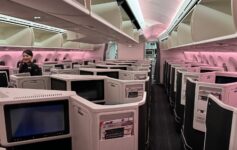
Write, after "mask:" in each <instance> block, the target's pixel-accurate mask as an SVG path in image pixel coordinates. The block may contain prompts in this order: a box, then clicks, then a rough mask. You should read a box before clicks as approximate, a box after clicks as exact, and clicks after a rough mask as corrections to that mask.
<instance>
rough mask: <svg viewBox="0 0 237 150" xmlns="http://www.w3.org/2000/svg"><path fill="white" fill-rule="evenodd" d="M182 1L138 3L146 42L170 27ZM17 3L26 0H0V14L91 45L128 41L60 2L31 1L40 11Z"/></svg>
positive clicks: (145, 0)
mask: <svg viewBox="0 0 237 150" xmlns="http://www.w3.org/2000/svg"><path fill="white" fill-rule="evenodd" d="M114 1H116V0H92V1H91V2H92V5H93V4H99V3H106V2H114ZM182 1H183V0H139V3H140V7H141V11H142V14H143V17H144V21H145V28H144V29H143V34H144V37H145V38H146V39H148V40H150V39H157V37H158V36H159V35H160V34H161V33H162V32H164V31H165V30H166V28H167V27H168V26H169V24H170V22H171V20H172V18H173V17H174V15H175V13H176V11H177V8H178V6H179V5H180V3H181V2H182ZM16 2H17V3H16ZM18 2H22V4H24V2H25V0H0V3H1V5H0V14H5V15H9V16H13V17H18V18H21V19H25V20H29V21H34V22H38V23H42V24H46V25H50V26H55V27H58V28H63V29H65V30H69V31H74V32H79V33H81V34H84V35H86V37H84V38H82V39H78V40H77V41H78V42H88V43H92V44H99V43H102V42H107V41H110V40H115V41H118V42H121V43H129V42H131V41H125V40H124V38H123V37H122V36H120V37H119V36H117V35H116V33H115V32H114V31H113V30H107V29H105V28H104V26H103V25H102V23H101V22H98V21H95V20H93V17H88V16H87V15H85V14H80V13H79V14H78V12H76V11H75V10H74V9H72V8H70V7H68V6H65V5H63V4H64V3H63V2H62V0H38V1H37V0H32V3H37V5H39V8H40V7H41V8H43V9H42V10H41V9H40V10H39V9H37V8H34V7H29V6H27V5H24V6H23V5H22V4H20V3H18ZM29 3H31V2H29ZM44 3H47V4H48V3H50V5H51V6H52V5H54V6H55V10H52V12H48V11H45V10H44V8H45V9H47V7H46V6H47V5H44ZM59 10H62V12H65V14H60V11H59ZM66 13H67V14H66ZM122 14H123V17H122V18H123V20H127V19H128V16H126V14H124V12H123V13H122ZM34 16H41V19H39V20H34ZM76 17H78V18H80V20H79V19H76ZM78 22H80V23H78ZM104 31H106V32H104ZM141 41H143V40H141Z"/></svg>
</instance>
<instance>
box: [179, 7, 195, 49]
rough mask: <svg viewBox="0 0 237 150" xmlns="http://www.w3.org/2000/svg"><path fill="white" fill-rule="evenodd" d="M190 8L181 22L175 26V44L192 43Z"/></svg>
mask: <svg viewBox="0 0 237 150" xmlns="http://www.w3.org/2000/svg"><path fill="white" fill-rule="evenodd" d="M192 12H193V11H192V10H191V11H190V12H189V13H188V15H187V16H186V17H185V18H184V19H183V20H182V22H181V23H180V24H179V25H178V28H177V42H178V43H177V44H178V45H184V44H189V43H192V42H193V40H192V35H191V16H192Z"/></svg>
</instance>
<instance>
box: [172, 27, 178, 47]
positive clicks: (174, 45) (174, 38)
mask: <svg viewBox="0 0 237 150" xmlns="http://www.w3.org/2000/svg"><path fill="white" fill-rule="evenodd" d="M171 39H172V47H176V46H177V45H178V39H177V31H172V33H171Z"/></svg>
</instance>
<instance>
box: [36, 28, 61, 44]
mask: <svg viewBox="0 0 237 150" xmlns="http://www.w3.org/2000/svg"><path fill="white" fill-rule="evenodd" d="M33 32H34V45H33V46H35V47H46V48H61V47H62V43H63V36H62V34H61V33H55V32H50V31H46V30H41V29H36V28H33Z"/></svg>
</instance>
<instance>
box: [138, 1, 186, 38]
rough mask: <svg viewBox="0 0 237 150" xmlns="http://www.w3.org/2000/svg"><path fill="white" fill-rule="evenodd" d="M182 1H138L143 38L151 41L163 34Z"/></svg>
mask: <svg viewBox="0 0 237 150" xmlns="http://www.w3.org/2000/svg"><path fill="white" fill-rule="evenodd" d="M183 1H184V0H139V3H140V7H141V11H142V13H143V18H144V21H145V28H144V30H143V33H144V36H145V37H146V38H147V39H150V40H153V39H157V37H158V36H159V35H160V34H161V33H162V32H164V31H165V30H166V29H167V28H168V27H169V25H170V23H171V21H172V19H173V18H174V16H175V14H176V12H177V9H178V7H179V6H180V4H181V3H182V2H183Z"/></svg>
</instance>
